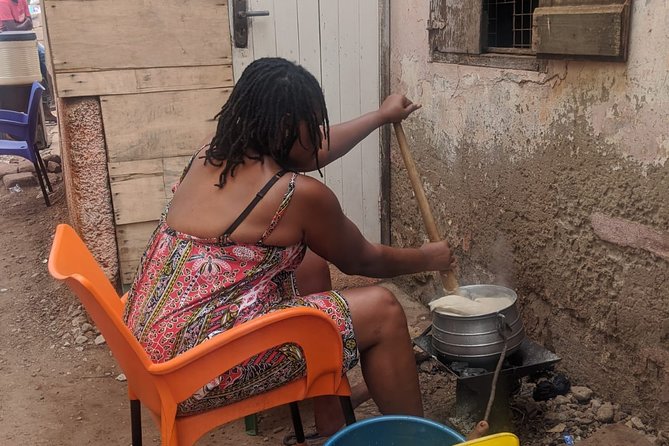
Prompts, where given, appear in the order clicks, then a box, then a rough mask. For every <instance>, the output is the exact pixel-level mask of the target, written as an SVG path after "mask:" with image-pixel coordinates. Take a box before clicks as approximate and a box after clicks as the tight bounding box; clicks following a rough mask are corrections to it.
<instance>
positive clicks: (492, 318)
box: [432, 285, 525, 367]
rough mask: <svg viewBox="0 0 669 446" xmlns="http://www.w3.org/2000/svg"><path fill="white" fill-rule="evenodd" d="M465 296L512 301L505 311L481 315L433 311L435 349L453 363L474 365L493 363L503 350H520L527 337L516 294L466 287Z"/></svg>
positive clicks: (488, 287) (502, 289) (490, 287)
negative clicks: (461, 314)
mask: <svg viewBox="0 0 669 446" xmlns="http://www.w3.org/2000/svg"><path fill="white" fill-rule="evenodd" d="M458 294H459V295H461V296H463V297H469V298H474V297H506V298H511V299H512V300H513V302H512V303H511V304H510V305H509V306H508V307H506V308H504V309H502V310H500V311H498V312H495V313H490V314H484V315H480V316H457V315H453V314H446V313H440V312H439V311H438V310H436V311H433V312H432V346H433V347H434V349H435V350H436V351H437V353H438V354H439V355H441V356H443V357H445V358H446V359H447V360H450V361H462V362H468V363H469V364H470V365H474V366H481V367H485V366H489V365H491V364H494V363H495V362H496V361H497V359H499V355H500V354H501V353H502V349H503V348H504V338H503V337H502V335H503V334H504V336H506V338H507V342H508V345H507V355H510V354H511V353H513V352H514V351H515V350H517V349H518V347H520V343H521V342H522V341H523V339H524V338H525V330H524V329H523V321H522V319H521V317H520V312H519V311H518V308H517V306H516V301H517V300H518V295H517V294H516V293H515V291H513V290H511V289H509V288H505V287H502V286H498V285H467V286H462V287H460V288H459V290H458Z"/></svg>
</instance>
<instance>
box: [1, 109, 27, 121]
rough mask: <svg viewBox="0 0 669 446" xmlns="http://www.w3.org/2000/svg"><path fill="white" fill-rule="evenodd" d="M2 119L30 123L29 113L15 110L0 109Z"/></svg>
mask: <svg viewBox="0 0 669 446" xmlns="http://www.w3.org/2000/svg"><path fill="white" fill-rule="evenodd" d="M0 120H3V121H14V122H16V123H19V124H28V115H26V114H25V113H22V112H17V111H13V110H2V109H0Z"/></svg>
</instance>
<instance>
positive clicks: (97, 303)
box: [49, 224, 161, 413]
mask: <svg viewBox="0 0 669 446" xmlns="http://www.w3.org/2000/svg"><path fill="white" fill-rule="evenodd" d="M49 272H50V273H51V275H52V276H53V277H54V278H56V279H59V280H63V281H65V283H66V284H67V285H68V287H69V288H70V289H71V290H72V291H73V292H74V293H75V294H76V295H77V297H78V298H79V300H80V301H81V303H82V304H83V305H84V308H85V309H86V312H87V313H88V314H89V315H90V317H91V318H92V319H93V322H94V323H95V325H96V326H97V327H98V329H99V330H100V332H101V333H102V335H103V336H104V338H105V341H106V343H107V345H108V346H109V348H110V349H111V351H112V354H113V355H114V358H115V359H116V361H117V362H118V363H119V365H120V366H121V369H122V370H123V372H124V373H125V375H126V377H127V379H128V385H129V387H130V388H131V389H132V391H133V392H134V393H135V394H136V395H137V396H138V397H139V399H140V400H142V403H143V404H144V405H146V406H147V407H148V408H150V409H151V410H152V411H154V412H155V413H160V408H161V404H160V395H159V391H158V388H157V387H156V380H155V378H154V377H153V376H151V375H150V374H149V373H148V371H147V368H148V367H149V366H150V365H151V364H152V362H151V360H150V358H149V357H148V356H147V355H146V353H145V352H144V349H143V348H142V346H141V345H140V344H139V342H138V341H137V339H135V337H134V336H133V334H132V333H131V332H130V330H129V329H128V327H127V326H126V325H125V323H124V322H123V310H124V308H123V307H124V306H123V303H122V302H121V299H120V297H119V295H118V293H117V292H116V290H115V289H114V287H113V286H112V284H111V283H110V282H109V280H108V279H107V277H106V276H105V274H104V272H103V271H102V269H101V268H100V266H99V265H98V263H97V261H96V260H95V259H94V258H93V255H92V254H91V252H90V251H89V250H88V248H87V247H86V245H85V244H84V242H83V241H82V240H81V238H79V236H78V235H77V233H76V232H75V231H74V229H72V227H70V226H69V225H65V224H61V225H58V227H57V228H56V235H55V237H54V241H53V245H52V247H51V254H50V255H49Z"/></svg>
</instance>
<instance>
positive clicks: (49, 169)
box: [46, 161, 63, 173]
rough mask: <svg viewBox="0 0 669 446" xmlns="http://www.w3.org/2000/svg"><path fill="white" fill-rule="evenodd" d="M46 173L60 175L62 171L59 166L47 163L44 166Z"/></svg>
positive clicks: (50, 162)
mask: <svg viewBox="0 0 669 446" xmlns="http://www.w3.org/2000/svg"><path fill="white" fill-rule="evenodd" d="M46 171H47V172H50V173H61V172H62V171H63V169H62V168H61V167H60V164H58V163H54V162H53V161H49V162H48V163H47V164H46Z"/></svg>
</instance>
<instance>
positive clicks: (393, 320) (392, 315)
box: [374, 286, 407, 330]
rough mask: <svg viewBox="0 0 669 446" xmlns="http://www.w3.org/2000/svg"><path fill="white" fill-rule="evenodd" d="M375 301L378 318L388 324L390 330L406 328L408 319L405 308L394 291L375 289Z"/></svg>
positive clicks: (380, 287)
mask: <svg viewBox="0 0 669 446" xmlns="http://www.w3.org/2000/svg"><path fill="white" fill-rule="evenodd" d="M374 300H375V302H374V304H375V305H374V306H375V307H376V308H377V311H378V317H379V319H381V320H383V321H385V322H386V324H385V325H386V327H387V328H388V329H389V330H396V329H397V328H398V327H400V328H406V325H407V318H406V315H405V314H404V308H402V304H400V302H399V301H398V300H397V297H395V294H394V293H393V292H392V291H390V290H389V289H388V288H384V287H382V286H376V287H374Z"/></svg>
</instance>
